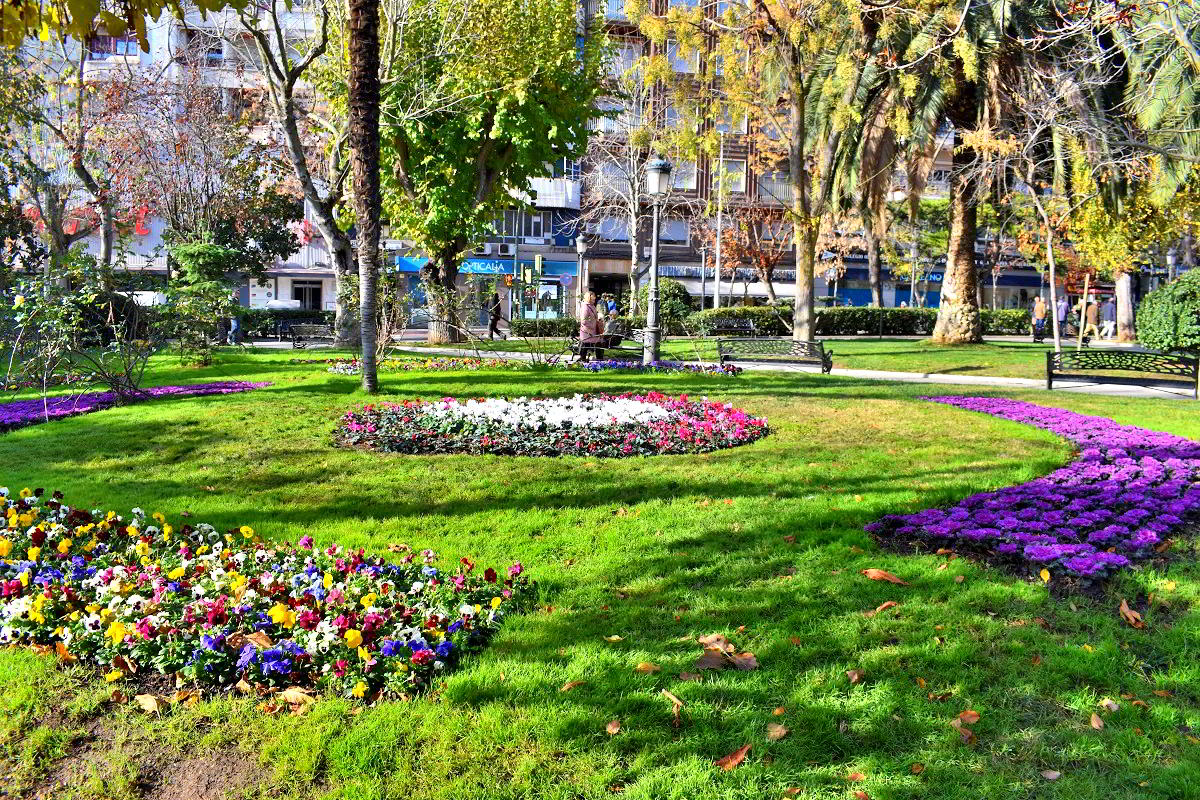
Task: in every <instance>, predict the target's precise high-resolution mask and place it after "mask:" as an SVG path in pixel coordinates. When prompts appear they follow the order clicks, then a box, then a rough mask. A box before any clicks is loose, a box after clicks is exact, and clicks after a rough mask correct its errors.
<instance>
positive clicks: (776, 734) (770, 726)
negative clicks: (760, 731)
mask: <svg viewBox="0 0 1200 800" xmlns="http://www.w3.org/2000/svg"><path fill="white" fill-rule="evenodd" d="M787 735H788V729H787V728H786V727H784V726H783V725H780V724H779V723H778V722H768V723H767V741H768V742H778V741H779V740H780V739H782V738H783V737H785V736H787Z"/></svg>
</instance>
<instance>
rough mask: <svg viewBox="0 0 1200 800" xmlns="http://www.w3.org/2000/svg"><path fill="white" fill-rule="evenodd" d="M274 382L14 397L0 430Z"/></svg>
mask: <svg viewBox="0 0 1200 800" xmlns="http://www.w3.org/2000/svg"><path fill="white" fill-rule="evenodd" d="M270 385H271V384H270V383H252V382H249V381H216V382H213V383H194V384H189V385H185V386H153V387H151V388H149V389H143V390H142V392H143V393H144V394H145V397H140V398H139V397H132V398H130V397H124V398H122V397H120V396H118V395H117V393H116V392H84V393H82V394H69V395H60V396H57V397H48V398H45V399H43V398H40V397H38V398H33V399H29V400H14V401H12V402H8V403H0V431H11V430H15V429H17V428H24V427H26V426H28V425H37V424H38V423H41V422H47V421H49V420H53V419H62V418H63V417H76V416H79V415H80V414H90V413H92V412H93V411H102V410H103V409H106V408H112V407H113V406H116V405H120V404H121V403H123V402H125V403H127V402H142V401H143V400H151V399H154V398H158V397H203V396H207V395H214V394H235V393H238V392H249V391H251V390H254V389H261V388H263V387H264V386H270Z"/></svg>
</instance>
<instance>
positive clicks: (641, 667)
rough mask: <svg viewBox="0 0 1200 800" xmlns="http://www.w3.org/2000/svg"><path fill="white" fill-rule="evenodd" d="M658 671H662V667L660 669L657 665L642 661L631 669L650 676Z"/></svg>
mask: <svg viewBox="0 0 1200 800" xmlns="http://www.w3.org/2000/svg"><path fill="white" fill-rule="evenodd" d="M660 669H662V667H660V666H659V665H658V664H652V663H650V662H649V661H642V662H641V663H639V664H638V665H637V666H636V667H634V668H633V671H634V672H640V673H642V674H643V675H651V674H653V673H655V672H658V671H659V670H660Z"/></svg>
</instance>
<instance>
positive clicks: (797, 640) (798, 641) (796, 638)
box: [788, 636, 804, 647]
mask: <svg viewBox="0 0 1200 800" xmlns="http://www.w3.org/2000/svg"><path fill="white" fill-rule="evenodd" d="M788 641H790V642H791V643H792V644H793V645H794V646H796V647H799V646H800V645H802V644H804V640H803V639H801V638H800V637H799V636H793V637H791V639H789V640H788Z"/></svg>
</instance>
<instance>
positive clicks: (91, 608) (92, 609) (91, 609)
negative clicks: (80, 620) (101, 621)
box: [83, 603, 100, 614]
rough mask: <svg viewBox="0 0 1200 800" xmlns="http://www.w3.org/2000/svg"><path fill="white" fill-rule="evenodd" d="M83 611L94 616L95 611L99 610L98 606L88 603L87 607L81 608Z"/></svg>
mask: <svg viewBox="0 0 1200 800" xmlns="http://www.w3.org/2000/svg"><path fill="white" fill-rule="evenodd" d="M83 610H84V611H86V612H88V613H89V614H95V613H96V612H97V611H99V610H100V606H98V605H96V604H95V603H89V604H88V605H86V606H84V607H83Z"/></svg>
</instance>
